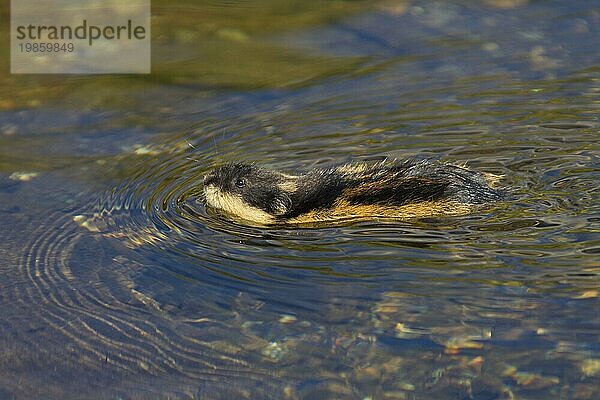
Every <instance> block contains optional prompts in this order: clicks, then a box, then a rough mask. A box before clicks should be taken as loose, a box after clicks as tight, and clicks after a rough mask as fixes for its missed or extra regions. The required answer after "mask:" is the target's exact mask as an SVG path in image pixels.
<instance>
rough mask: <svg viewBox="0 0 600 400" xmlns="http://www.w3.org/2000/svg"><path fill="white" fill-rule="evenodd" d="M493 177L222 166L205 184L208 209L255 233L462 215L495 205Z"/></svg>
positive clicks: (442, 171) (427, 163)
mask: <svg viewBox="0 0 600 400" xmlns="http://www.w3.org/2000/svg"><path fill="white" fill-rule="evenodd" d="M498 179H499V177H498V176H496V175H492V174H487V173H479V172H476V171H472V170H470V169H467V168H465V167H462V166H457V165H452V164H446V163H440V162H435V161H431V160H421V161H416V160H411V159H409V160H403V161H399V160H394V161H383V162H379V163H375V164H367V163H351V164H344V165H340V166H336V167H332V168H329V169H314V170H312V171H309V172H306V173H303V174H300V175H289V174H286V173H282V172H278V171H275V170H271V169H268V168H264V167H261V166H259V165H256V164H240V163H236V164H227V165H224V166H221V167H219V168H216V169H215V170H213V171H211V172H210V173H208V174H207V175H206V176H205V177H204V197H205V200H206V204H207V205H208V206H209V207H212V208H215V209H218V210H221V211H224V212H226V213H227V214H232V215H234V216H237V217H239V218H241V219H244V220H247V221H250V222H253V223H257V224H260V225H271V224H305V223H309V224H310V223H323V222H328V221H340V220H346V219H350V220H354V219H361V220H365V219H366V220H368V219H377V218H401V219H406V218H416V217H433V216H443V215H460V214H465V213H468V212H469V211H471V210H473V209H474V208H476V207H477V206H481V205H484V204H487V203H490V202H493V201H496V200H499V199H501V197H502V191H500V190H497V189H494V188H492V185H493V184H494V183H495V181H496V180H498Z"/></svg>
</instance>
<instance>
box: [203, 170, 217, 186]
mask: <svg viewBox="0 0 600 400" xmlns="http://www.w3.org/2000/svg"><path fill="white" fill-rule="evenodd" d="M216 180H217V177H216V176H215V174H214V173H212V172H209V173H208V174H206V175H204V180H203V183H204V186H206V185H210V184H211V183H214V182H216Z"/></svg>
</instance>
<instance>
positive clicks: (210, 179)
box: [204, 164, 294, 224]
mask: <svg viewBox="0 0 600 400" xmlns="http://www.w3.org/2000/svg"><path fill="white" fill-rule="evenodd" d="M293 182H294V177H291V176H288V175H284V174H281V173H279V172H276V171H272V170H269V169H265V168H261V167H258V166H256V165H252V164H227V165H224V166H222V167H219V168H217V169H215V170H213V171H211V172H210V173H208V174H207V175H206V176H205V177H204V196H205V199H206V203H207V204H208V205H209V206H211V207H214V208H218V209H221V210H224V211H226V212H228V213H230V214H234V215H237V216H239V217H241V218H244V219H247V220H250V221H255V222H259V223H265V224H266V223H272V222H274V220H275V219H276V218H277V217H278V216H281V215H284V214H285V213H286V212H288V210H289V209H290V208H291V200H290V197H289V194H290V192H291V191H292V190H293V189H294V183H293Z"/></svg>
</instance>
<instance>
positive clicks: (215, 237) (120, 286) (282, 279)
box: [0, 0, 600, 400]
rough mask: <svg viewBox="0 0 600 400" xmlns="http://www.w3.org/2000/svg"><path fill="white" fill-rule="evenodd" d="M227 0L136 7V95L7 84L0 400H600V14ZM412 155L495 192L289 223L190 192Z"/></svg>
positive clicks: (518, 7) (131, 81)
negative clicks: (238, 175) (240, 214)
mask: <svg viewBox="0 0 600 400" xmlns="http://www.w3.org/2000/svg"><path fill="white" fill-rule="evenodd" d="M228 3H229V4H225V2H223V3H220V2H193V1H185V2H181V3H179V4H178V6H177V7H175V6H174V5H173V4H172V2H167V1H164V2H160V1H159V2H156V4H153V15H154V17H153V28H152V29H153V38H154V39H153V57H154V58H153V74H151V75H150V76H90V77H86V76H43V75H41V76H15V75H9V74H8V71H7V70H3V73H2V78H1V80H0V85H1V86H2V88H3V90H2V93H0V226H2V229H1V230H0V273H1V274H2V279H1V282H0V288H1V289H0V349H1V354H2V357H0V371H2V372H1V373H0V398H2V399H30V398H46V399H51V398H56V399H58V398H60V399H88V398H96V399H162V398H164V399H167V398H169V399H234V398H236V399H237V398H248V399H486V400H487V399H549V398H552V399H597V398H598V397H599V396H600V302H599V296H600V235H599V232H600V202H599V200H598V199H599V195H600V190H599V189H600V184H599V182H600V152H599V150H600V145H599V139H600V135H599V133H600V120H599V118H598V115H599V112H600V57H599V54H600V53H598V48H600V32H599V26H600V4H599V3H598V2H596V1H574V2H558V1H544V2H536V1H530V2H528V1H526V0H515V1H499V0H489V1H482V2H469V1H452V2H441V1H440V2H437V1H388V2H343V1H336V2H329V3H326V4H323V3H322V2H318V1H317V2H306V3H302V5H299V4H298V3H293V2H286V1H280V2H277V3H276V2H273V1H263V2H255V3H249V2H228ZM3 11H4V10H3ZM4 36H6V35H4ZM5 47H6V46H5ZM2 68H6V66H3V67H2ZM412 156H416V157H427V158H432V159H437V160H442V161H446V162H453V163H467V164H468V165H469V166H470V167H471V168H472V169H475V170H480V171H487V172H492V173H495V174H499V175H503V179H502V180H501V181H500V185H501V186H502V187H504V188H506V189H507V191H508V193H509V195H508V198H507V199H506V201H504V202H502V203H500V204H497V205H494V206H492V207H490V208H489V209H485V210H482V211H480V212H477V213H474V214H471V215H467V216H462V217H452V218H429V219H422V220H416V221H397V222H393V221H371V222H361V223H355V224H348V225H343V226H335V227H321V228H313V229H310V228H302V229H292V228H279V227H273V228H257V227H248V226H245V225H244V224H242V223H240V222H239V221H235V220H230V219H228V218H226V217H223V216H221V215H218V214H216V213H214V212H212V211H210V210H206V209H205V208H204V206H203V205H202V203H201V202H198V200H197V196H196V194H197V193H198V191H199V189H201V188H202V185H201V182H202V176H203V175H204V174H205V173H206V172H207V171H209V170H210V169H211V168H213V167H215V166H218V165H221V164H223V163H225V162H231V161H245V162H258V163H261V164H265V165H267V166H269V167H272V168H276V169H281V170H284V171H290V172H294V171H306V170H309V169H310V168H313V167H324V166H329V165H334V164H337V163H344V162H348V161H357V160H364V161H371V160H380V159H383V158H385V157H397V158H404V157H412Z"/></svg>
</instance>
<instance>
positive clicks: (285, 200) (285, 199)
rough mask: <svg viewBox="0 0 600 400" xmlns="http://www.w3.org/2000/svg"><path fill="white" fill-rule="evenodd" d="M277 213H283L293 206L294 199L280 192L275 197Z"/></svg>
mask: <svg viewBox="0 0 600 400" xmlns="http://www.w3.org/2000/svg"><path fill="white" fill-rule="evenodd" d="M273 208H274V209H275V215H283V214H285V213H287V212H288V211H289V210H290V209H291V208H292V200H291V199H290V198H289V196H288V195H287V194H285V193H281V194H279V195H278V196H277V197H276V198H275V202H274V207H273Z"/></svg>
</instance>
